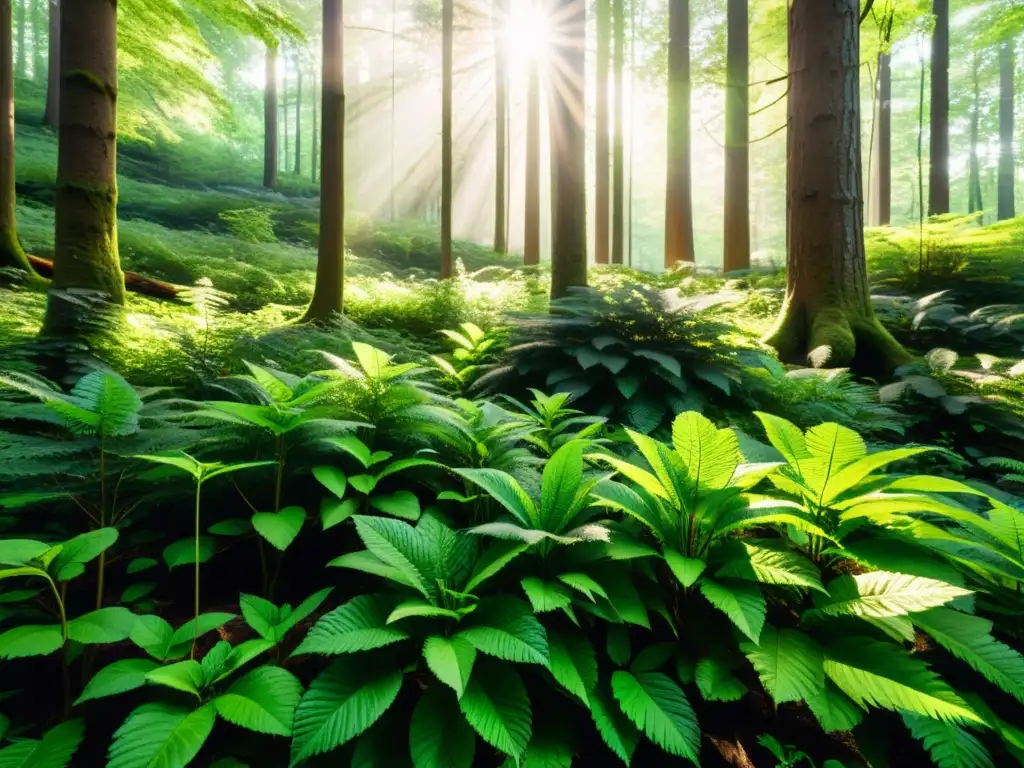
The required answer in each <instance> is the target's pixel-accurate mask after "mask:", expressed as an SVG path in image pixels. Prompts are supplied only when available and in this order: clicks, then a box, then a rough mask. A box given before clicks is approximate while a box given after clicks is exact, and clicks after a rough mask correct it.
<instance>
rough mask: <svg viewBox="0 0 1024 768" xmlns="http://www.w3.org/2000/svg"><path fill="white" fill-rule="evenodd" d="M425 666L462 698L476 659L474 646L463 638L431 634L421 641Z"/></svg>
mask: <svg viewBox="0 0 1024 768" xmlns="http://www.w3.org/2000/svg"><path fill="white" fill-rule="evenodd" d="M423 658H424V659H425V660H426V662H427V667H428V668H429V669H430V671H431V672H433V673H434V675H435V676H436V677H437V679H438V680H440V681H441V682H442V683H444V684H445V685H447V686H448V687H449V688H451V689H452V690H453V691H455V695H456V696H458V697H459V698H462V695H463V693H465V691H466V684H467V683H468V682H469V678H470V675H471V674H472V672H473V664H474V662H475V661H476V648H474V647H473V645H472V644H471V643H470V642H469V641H468V640H465V639H463V638H460V637H458V636H455V637H442V636H441V635H431V636H430V637H428V638H427V639H426V641H425V642H424V643H423Z"/></svg>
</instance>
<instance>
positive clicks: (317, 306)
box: [303, 0, 345, 321]
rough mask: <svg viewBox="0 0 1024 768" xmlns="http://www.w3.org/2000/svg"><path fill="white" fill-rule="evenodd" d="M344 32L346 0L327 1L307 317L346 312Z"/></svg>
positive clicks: (315, 318) (324, 10)
mask: <svg viewBox="0 0 1024 768" xmlns="http://www.w3.org/2000/svg"><path fill="white" fill-rule="evenodd" d="M344 57H345V32H344V9H343V4H342V0H324V5H323V77H322V78H321V79H322V91H323V96H322V98H323V104H322V110H321V111H322V113H323V139H322V141H323V144H322V146H321V152H320V155H321V160H322V162H323V168H321V170H320V245H319V249H318V251H317V260H316V286H315V287H314V289H313V300H312V301H311V302H310V305H309V309H307V310H306V314H305V317H304V318H303V320H305V321H318V320H326V319H329V318H330V317H331V316H332V315H334V314H335V313H337V314H341V313H342V312H343V311H344V306H345V303H344V297H345V65H344Z"/></svg>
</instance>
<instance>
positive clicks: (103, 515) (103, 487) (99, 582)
mask: <svg viewBox="0 0 1024 768" xmlns="http://www.w3.org/2000/svg"><path fill="white" fill-rule="evenodd" d="M106 526H107V451H106V445H105V438H104V437H103V425H102V424H100V528H106ZM98 567H99V574H98V576H97V579H96V610H97V611H98V610H99V609H100V608H102V607H103V589H104V582H105V581H106V572H107V552H106V550H104V551H103V552H100V559H99V564H98Z"/></svg>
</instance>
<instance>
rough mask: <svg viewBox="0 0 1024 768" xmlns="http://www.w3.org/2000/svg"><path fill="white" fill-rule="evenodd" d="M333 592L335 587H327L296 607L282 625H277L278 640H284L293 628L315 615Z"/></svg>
mask: <svg viewBox="0 0 1024 768" xmlns="http://www.w3.org/2000/svg"><path fill="white" fill-rule="evenodd" d="M333 591H334V587H326V588H325V589H321V590H319V591H318V592H314V593H313V594H312V595H310V596H309V597H307V598H306V599H305V600H303V601H302V602H301V603H299V604H298V605H297V606H295V607H294V608H293V609H292V611H291V613H289V614H288V616H287V617H284V618H282V619H281V621H280V623H279V624H278V625H277V628H276V629H277V631H276V637H277V639H278V640H280V639H282V638H283V637H284V636H285V635H286V634H287V633H288V631H289V630H290V629H291V628H292V627H295V626H296V625H298V623H299V622H300V621H303V620H304V619H305V618H306V617H308V616H309V615H310V614H311V613H313V611H315V610H316V609H317V608H319V607H320V606H321V605H322V604H323V602H324V600H326V599H327V598H328V596H330V594H331V592H333Z"/></svg>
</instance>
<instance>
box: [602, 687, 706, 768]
mask: <svg viewBox="0 0 1024 768" xmlns="http://www.w3.org/2000/svg"><path fill="white" fill-rule="evenodd" d="M612 692H613V693H614V694H615V698H616V700H617V701H618V702H619V706H620V707H621V708H622V712H623V714H625V715H626V717H628V718H629V719H630V720H631V721H632V722H633V724H634V725H635V726H636V727H637V728H639V729H640V730H641V731H643V732H644V734H646V736H647V738H649V739H650V740H651V741H653V742H654V743H655V744H657V745H658V746H659V747H661V748H662V749H664V750H665V751H666V752H668V753H669V754H672V755H676V756H677V757H684V758H687V759H689V760H692V761H693V762H694V763H698V764H699V758H698V755H699V754H700V729H699V728H698V726H697V717H696V715H694V713H693V709H692V708H691V707H690V702H688V701H687V700H686V696H685V695H684V694H683V691H682V689H680V688H679V686H678V685H677V684H676V683H674V682H672V680H671V679H670V678H668V677H667V676H665V675H663V674H661V673H660V672H643V673H640V674H638V675H633V674H632V673H630V672H626V671H624V670H619V671H617V672H613V673H612Z"/></svg>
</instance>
